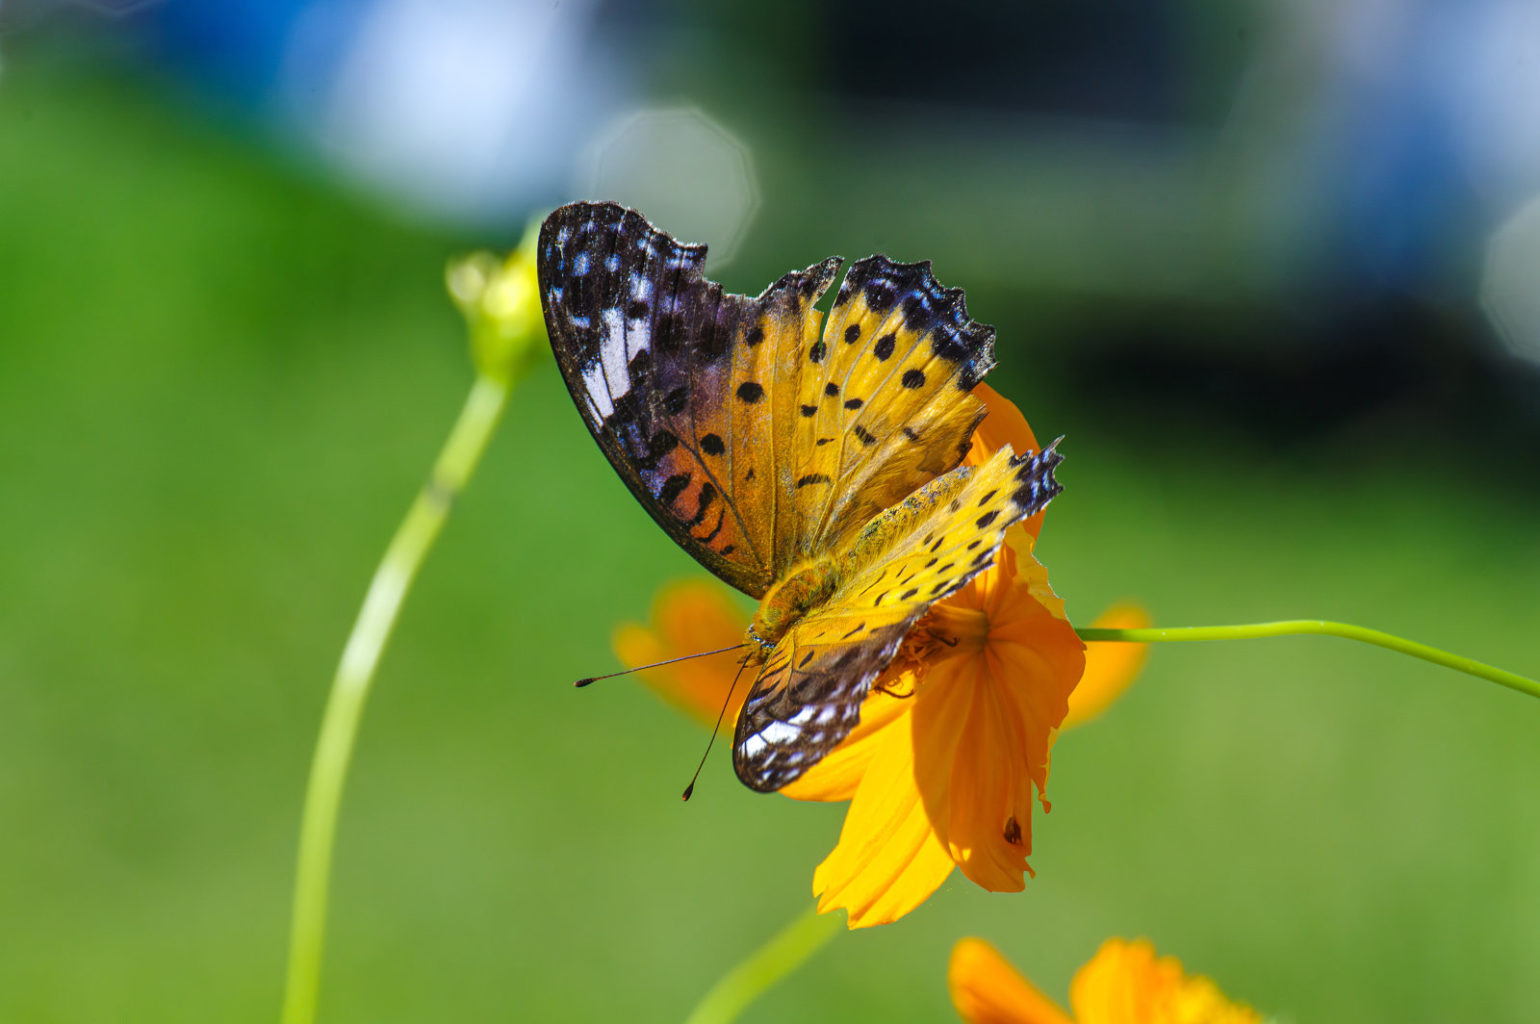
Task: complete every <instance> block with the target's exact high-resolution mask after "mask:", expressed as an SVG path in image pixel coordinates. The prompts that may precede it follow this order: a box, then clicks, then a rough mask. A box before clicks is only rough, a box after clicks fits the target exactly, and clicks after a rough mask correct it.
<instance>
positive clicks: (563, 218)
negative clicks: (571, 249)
mask: <svg viewBox="0 0 1540 1024" xmlns="http://www.w3.org/2000/svg"><path fill="white" fill-rule="evenodd" d="M616 224H619V225H621V226H622V231H621V233H622V234H624V235H646V236H650V237H651V238H652V239H653V240H654V241H661V242H662V243H663V248H665V249H667V250H672V251H676V252H680V253H683V254H684V255H685V256H686V257H688V259H689V262H690V263H691V264H692V265H694V266H700V265H702V264H704V263H705V261H706V250H707V245H706V243H705V242H681V241H680V240H679V239H677V238H675V237H674V236H673V235H671V234H669V233H668V232H667V231H664V230H663V229H662V228H660V227H658V226H657V225H656V224H654V223H653V222H652V221H650V220H648V219H647V217H646V216H645V215H644V214H643V213H642V212H641V211H640V210H636V209H633V208H632V207H629V206H625V205H622V204H621V203H618V202H616V201H615V200H613V199H579V200H576V201H575V202H571V203H566V204H564V205H562V206H558V207H557V208H556V209H554V210H552V211H551V213H550V214H549V215H547V217H546V218H545V221H544V222H543V223H542V224H541V225H540V237H539V241H538V248H537V251H538V252H539V253H540V255H541V257H542V258H541V262H542V263H545V262H548V260H547V257H548V256H552V255H554V254H555V252H556V249H557V246H558V245H559V244H561V243H562V239H561V237H560V236H561V230H562V229H563V228H566V229H568V230H569V231H580V230H581V229H582V228H584V227H587V226H590V225H593V226H600V227H610V226H613V225H616Z"/></svg>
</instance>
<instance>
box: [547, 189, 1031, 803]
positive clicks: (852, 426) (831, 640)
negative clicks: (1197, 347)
mask: <svg viewBox="0 0 1540 1024" xmlns="http://www.w3.org/2000/svg"><path fill="white" fill-rule="evenodd" d="M537 254H538V255H537V268H538V273H539V285H540V294H541V301H542V303H543V305H544V310H545V320H546V327H547V331H548V333H549V335H550V339H551V346H552V349H553V350H554V352H555V355H556V361H557V364H558V365H559V366H560V368H561V373H562V377H563V378H564V379H565V381H566V384H567V388H568V390H569V391H571V393H572V397H573V400H574V401H575V402H576V404H577V407H578V411H579V412H580V413H581V414H582V417H583V419H584V421H585V422H586V423H587V424H588V428H589V430H590V431H591V432H592V433H593V436H594V438H595V440H597V441H598V443H599V447H600V448H601V449H603V451H604V453H605V455H606V456H608V457H609V460H610V463H611V465H613V466H614V468H615V470H616V472H617V473H619V474H620V477H621V479H622V480H624V481H625V483H626V485H627V487H629V488H630V490H631V493H632V494H634V495H635V496H636V499H637V501H639V502H640V503H641V504H642V507H643V508H645V509H646V510H647V511H648V513H649V514H651V516H652V518H653V519H654V520H656V521H657V523H658V525H659V526H661V527H663V529H664V530H665V531H666V532H667V533H668V535H669V536H670V537H672V538H673V539H674V540H675V541H676V542H677V543H678V544H679V545H680V546H681V547H682V548H684V549H685V550H686V551H687V552H689V553H690V554H691V555H692V556H694V558H695V559H696V561H698V562H700V564H701V565H703V566H705V567H706V568H707V569H709V570H710V571H711V572H712V573H714V574H716V575H717V576H718V577H720V578H721V579H722V580H724V581H725V582H727V583H728V584H730V585H732V586H734V587H736V588H737V589H739V590H741V591H743V592H744V593H745V594H748V595H749V596H751V597H754V598H758V599H759V601H760V604H759V609H758V611H757V612H756V613H755V616H754V620H753V622H752V624H751V625H750V626H749V628H748V632H747V635H746V636H745V645H746V647H747V655H746V658H745V663H744V664H745V666H746V667H747V668H752V669H753V670H754V671H755V676H754V680H753V682H752V684H751V686H750V689H749V694H748V697H747V699H746V701H745V702H744V705H743V708H742V710H741V711H740V712H739V717H738V721H737V725H736V728H735V730H734V738H733V767H734V770H735V771H736V772H737V775H738V777H739V779H741V780H742V781H743V782H744V783H745V784H746V785H747V786H749V787H750V788H751V789H754V790H758V791H761V792H771V791H774V790H777V789H780V788H781V787H782V786H785V785H787V784H788V783H790V782H792V781H793V780H795V779H797V778H799V777H800V776H801V775H802V774H803V773H804V772H806V771H807V770H808V769H809V768H811V767H812V766H813V765H815V764H817V763H818V761H819V760H820V759H822V758H823V757H824V755H826V754H827V753H828V752H829V751H830V750H832V749H833V748H834V747H835V746H836V745H838V744H839V742H840V741H841V740H842V739H844V738H845V737H846V736H847V735H848V734H849V733H850V730H851V729H853V728H854V727H855V726H856V724H857V723H858V722H859V721H860V716H861V703H862V701H863V700H864V699H865V697H866V695H867V693H868V692H869V691H870V689H871V687H872V683H873V681H874V680H876V679H877V677H878V676H879V675H880V674H881V673H882V671H883V670H884V669H885V668H886V667H887V666H888V664H889V662H890V661H892V659H893V657H894V655H895V654H896V653H897V651H898V648H899V644H900V642H901V641H902V640H903V639H904V636H905V634H906V633H908V632H909V630H910V628H911V627H912V626H914V624H915V623H916V622H918V621H919V620H920V618H921V617H922V616H924V614H925V613H926V611H927V610H928V609H929V608H930V606H931V605H932V604H933V603H935V602H936V601H938V600H940V599H942V598H944V597H946V596H947V595H948V594H950V593H952V592H953V591H955V590H957V589H958V588H959V587H961V586H963V585H964V584H965V583H967V582H968V580H970V579H972V578H973V576H975V575H976V574H978V573H979V572H980V571H982V570H983V569H984V568H986V567H987V566H988V565H990V564H991V563H992V562H993V561H994V558H995V554H996V552H997V551H998V549H999V547H1000V544H1001V542H1002V541H1003V539H1004V536H1005V530H1006V528H1007V527H1008V526H1010V525H1011V524H1013V523H1015V522H1017V521H1019V520H1021V519H1024V518H1026V517H1027V516H1030V515H1032V514H1034V513H1036V512H1037V511H1039V510H1040V509H1042V508H1043V507H1045V506H1046V505H1047V504H1048V502H1049V501H1050V500H1051V499H1052V498H1053V497H1054V496H1055V495H1056V494H1058V493H1059V492H1060V490H1061V487H1060V485H1059V484H1058V483H1057V482H1056V481H1055V479H1054V476H1053V470H1054V467H1055V466H1056V465H1058V463H1059V462H1060V459H1061V456H1060V455H1059V454H1058V453H1057V452H1056V451H1054V446H1053V445H1049V446H1048V447H1047V448H1046V449H1044V450H1043V451H1040V452H1031V451H1029V452H1025V453H1022V454H1021V455H1015V454H1014V453H1012V452H1011V450H1010V448H1009V447H1006V448H1004V449H1002V450H1001V451H999V452H997V453H996V454H995V455H994V457H993V458H991V459H990V460H989V461H988V462H987V463H985V464H983V465H980V466H975V467H969V466H962V465H960V463H961V461H962V459H963V456H964V455H965V454H966V453H967V451H968V449H969V447H970V445H971V443H972V442H971V437H972V434H973V430H974V428H975V427H976V426H978V424H979V422H980V421H981V420H982V419H983V418H984V405H983V403H982V402H981V401H980V400H979V399H978V398H977V397H976V396H974V395H973V394H971V393H970V392H971V391H972V389H973V387H974V386H975V385H976V384H977V383H978V382H979V381H980V380H981V379H983V377H984V375H985V374H987V373H988V372H989V371H990V370H991V369H992V368H993V367H994V365H995V358H994V329H993V328H991V327H988V326H985V325H983V324H979V323H976V322H974V321H973V320H971V319H969V317H968V311H967V307H966V305H965V303H964V301H963V293H962V291H961V289H955V288H952V289H948V288H942V287H941V286H940V285H939V284H938V283H937V282H936V279H935V278H934V277H933V276H932V274H931V270H930V263H929V261H925V262H921V263H898V262H894V261H893V260H890V259H888V258H887V257H886V256H882V255H877V256H870V257H867V258H866V259H861V260H856V261H855V262H854V263H852V264H851V266H850V270H849V271H848V272H847V273H846V275H845V278H844V281H843V283H842V284H841V285H840V288H839V290H838V292H837V293H836V295H835V297H834V300H833V304H832V307H831V308H830V311H829V313H828V315H827V317H825V316H824V314H823V313H822V312H821V311H820V310H819V309H817V308H816V306H815V304H816V303H817V302H818V301H819V299H820V297H821V296H822V295H823V294H824V293H825V292H826V291H827V290H828V289H829V288H830V286H831V285H832V284H833V282H834V279H835V276H836V275H837V273H838V271H839V269H840V266H841V265H842V263H843V260H842V259H841V258H839V257H831V258H829V259H826V260H824V261H822V262H820V263H815V264H813V265H812V266H810V267H808V268H807V269H806V270H797V271H792V272H791V273H788V274H786V275H785V276H783V277H782V278H781V279H780V280H779V281H776V282H775V283H774V284H772V285H770V287H768V288H766V289H765V290H764V291H763V292H762V293H761V294H760V295H758V296H757V297H753V298H750V297H748V296H743V295H731V294H725V293H724V292H723V289H722V286H721V285H719V284H717V283H715V282H713V281H710V280H708V279H707V278H706V277H705V275H704V274H703V272H702V267H703V265H704V263H705V259H706V247H705V246H704V245H686V244H682V243H680V242H678V241H675V240H674V239H673V238H672V237H670V236H669V235H668V234H666V233H664V232H663V231H660V230H659V229H657V228H655V227H653V226H652V225H651V224H649V223H648V222H647V220H646V219H645V218H643V217H642V215H641V214H639V213H637V212H636V211H634V210H629V209H626V208H624V207H622V206H620V205H618V204H616V203H607V202H606V203H589V202H581V203H572V204H570V205H567V206H563V207H561V208H560V209H558V210H556V211H555V212H554V213H552V214H551V215H550V217H548V218H547V219H546V221H545V223H544V224H543V225H542V227H541V229H540V237H539V243H538V249H537ZM1056 443H1057V442H1055V444H1056Z"/></svg>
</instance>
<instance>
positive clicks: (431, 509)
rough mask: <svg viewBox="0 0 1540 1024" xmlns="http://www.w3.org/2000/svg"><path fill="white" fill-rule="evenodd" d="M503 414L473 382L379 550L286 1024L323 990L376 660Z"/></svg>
mask: <svg viewBox="0 0 1540 1024" xmlns="http://www.w3.org/2000/svg"><path fill="white" fill-rule="evenodd" d="M507 404H508V385H507V384H504V383H500V382H498V381H495V380H493V379H492V378H490V377H488V376H486V375H484V374H483V375H478V376H477V378H476V382H475V383H474V384H473V385H472V386H471V390H470V394H469V395H467V396H466V399H465V406H464V408H463V409H461V411H460V418H459V420H458V421H456V423H455V425H454V429H453V430H452V431H451V432H450V434H449V439H448V440H447V441H445V443H444V447H443V449H442V450H441V451H440V452H439V456H438V460H437V461H436V462H434V464H433V472H432V474H431V475H430V476H429V477H428V480H427V482H426V483H425V484H423V487H422V490H420V491H419V492H418V493H417V498H416V500H415V501H413V502H412V507H411V508H410V509H409V510H408V511H407V513H406V518H405V519H403V520H402V521H401V525H400V526H399V527H398V528H397V529H396V535H395V536H394V537H392V538H391V541H390V546H389V547H387V548H386V549H385V557H384V558H383V559H381V561H380V565H379V568H378V569H376V570H375V573H374V579H373V580H372V581H371V582H370V584H369V592H368V593H367V594H366V595H365V596H364V605H363V608H362V609H361V610H360V611H359V613H358V621H356V622H355V623H354V624H353V632H352V634H351V635H349V637H348V642H347V646H346V647H344V648H343V651H342V660H341V663H340V664H339V665H338V666H337V675H336V678H335V679H333V680H332V691H331V697H330V699H329V700H328V701H327V704H326V712H325V716H324V717H323V718H322V720H321V733H320V736H319V737H318V738H317V740H316V747H315V759H314V760H313V761H312V763H311V766H310V782H309V785H308V787H307V788H306V791H305V810H304V816H303V818H302V819H301V822H300V834H299V860H298V865H297V869H296V873H295V878H294V918H293V923H292V926H291V931H290V936H289V974H288V979H287V983H286V987H285V992H284V1001H283V1021H284V1024H310V1022H312V1021H314V1020H315V1011H316V996H317V993H318V991H319V989H320V982H321V949H322V945H323V941H324V938H325V931H326V898H327V887H328V884H329V881H330V877H331V863H332V848H333V846H334V841H335V838H336V833H337V809H338V807H339V806H340V805H341V803H342V788H343V784H344V783H345V782H346V780H347V773H348V763H349V761H350V760H351V759H352V756H353V740H354V738H355V737H356V736H357V734H358V722H359V719H360V718H361V717H362V715H363V710H364V702H365V700H366V699H367V698H368V696H369V687H370V684H372V683H373V681H374V673H375V669H376V668H377V667H378V666H379V663H380V655H381V653H382V652H383V651H384V650H385V644H386V641H388V640H389V639H390V633H391V630H392V629H393V628H394V627H395V624H396V619H397V618H398V616H399V614H400V611H401V602H402V600H403V599H404V598H405V597H406V594H407V591H408V590H410V589H411V586H412V580H413V579H414V578H415V577H416V575H417V570H418V569H420V568H421V567H422V563H423V560H424V559H425V558H426V557H427V554H428V551H429V549H431V548H432V547H433V542H434V540H435V539H436V538H437V537H438V534H439V531H440V530H441V529H442V528H443V526H444V521H445V519H447V518H448V516H449V511H450V508H451V507H452V506H453V504H454V499H455V498H456V497H457V496H458V495H459V494H460V492H461V491H463V490H464V488H465V485H466V483H467V482H469V480H470V478H471V474H472V473H473V472H475V469H476V464H477V463H478V462H479V461H480V460H481V455H482V453H483V452H484V451H486V447H487V442H488V441H489V440H490V439H491V437H492V431H493V428H495V427H496V426H497V422H498V420H499V419H500V418H501V417H502V413H503V410H504V408H506V406H507Z"/></svg>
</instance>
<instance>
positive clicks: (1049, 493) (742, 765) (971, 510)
mask: <svg viewBox="0 0 1540 1024" xmlns="http://www.w3.org/2000/svg"><path fill="white" fill-rule="evenodd" d="M1060 461H1062V457H1061V456H1060V455H1059V454H1058V452H1056V451H1054V450H1053V446H1052V445H1050V446H1049V447H1048V448H1047V449H1045V450H1044V451H1042V452H1029V453H1027V454H1026V455H1022V456H1013V455H1012V453H1011V451H1010V449H1009V448H1008V447H1007V448H1003V449H1001V450H1000V451H999V452H996V453H995V455H994V456H993V457H992V458H991V459H990V460H989V461H988V462H986V463H984V464H983V465H982V466H977V467H960V468H958V469H954V470H952V471H951V472H950V473H946V474H944V475H943V476H941V477H939V478H937V479H936V480H934V481H932V482H931V483H929V484H927V485H926V486H925V487H923V488H921V489H920V490H919V491H918V492H916V493H915V494H913V495H911V496H910V497H909V498H908V499H906V500H905V501H903V502H901V503H900V504H898V505H897V506H895V507H893V508H891V509H888V510H887V511H885V512H883V513H882V514H881V515H879V516H877V517H876V518H875V519H873V520H872V521H871V522H870V523H868V524H867V525H866V526H865V527H864V528H863V529H862V531H861V532H860V534H859V536H858V537H857V538H856V540H855V542H854V543H853V544H852V546H851V547H850V549H849V550H848V551H847V552H846V554H845V555H844V558H843V564H842V567H841V572H840V576H841V579H842V580H843V581H844V582H843V583H842V584H841V585H840V587H839V588H838V589H837V590H836V591H835V592H834V594H833V595H832V596H831V597H830V598H829V600H828V601H827V602H826V603H825V604H824V605H822V606H821V607H820V608H818V609H816V610H815V611H813V612H811V613H809V614H808V615H807V616H806V617H805V618H803V619H801V620H800V621H799V622H797V624H796V625H794V626H793V627H792V628H791V629H790V630H789V631H788V632H787V634H786V636H784V637H783V638H782V639H781V641H780V642H779V643H778V644H777V645H776V646H775V649H774V650H773V651H772V652H771V654H770V657H769V659H768V660H767V661H766V663H765V665H764V667H763V668H762V669H761V670H760V673H759V675H758V676H757V677H756V679H755V681H754V684H753V687H752V688H751V689H750V691H749V696H748V699H747V700H746V701H745V703H744V706H743V711H742V712H741V713H740V715H739V719H738V728H737V731H736V734H735V738H734V744H733V767H734V768H735V769H736V771H737V773H738V777H739V778H740V779H742V780H743V782H744V783H745V784H746V785H748V786H749V787H750V788H751V789H756V790H761V791H770V790H775V789H779V788H781V787H782V786H785V785H787V784H788V783H790V782H792V781H793V780H795V779H796V778H798V777H800V776H801V775H802V774H803V773H804V772H805V771H807V769H809V768H811V767H812V766H813V765H814V764H816V763H817V762H818V761H819V760H820V759H822V757H823V756H824V755H825V754H827V753H828V752H829V751H830V750H832V749H833V748H834V747H835V746H836V745H838V744H839V742H840V741H841V740H842V739H844V738H845V736H846V735H848V734H849V732H850V730H851V729H853V728H855V726H856V724H857V723H858V722H859V721H860V718H861V712H860V708H861V702H862V701H863V700H864V699H865V698H866V695H867V693H868V692H869V691H870V689H871V684H872V682H873V681H874V680H875V679H876V678H877V677H878V676H879V675H880V674H881V673H882V671H883V670H884V669H886V668H887V666H888V663H889V662H890V661H892V659H893V655H894V654H895V653H896V652H897V650H898V646H899V644H900V643H901V642H902V640H903V638H904V636H905V635H906V634H907V633H908V632H909V630H910V628H911V627H912V626H913V625H914V624H915V623H916V622H918V621H919V619H920V618H921V617H922V616H923V615H924V614H925V613H926V612H927V611H928V610H929V609H930V606H931V605H932V604H934V603H935V602H936V601H939V600H941V599H942V598H944V597H946V596H947V595H948V594H951V593H952V592H954V591H956V590H958V589H959V588H961V587H962V586H963V585H964V584H966V583H967V582H968V581H969V580H971V579H972V578H973V577H974V576H976V575H978V574H979V573H980V572H982V571H983V570H984V569H985V568H986V567H988V566H989V565H990V563H992V562H993V561H994V559H995V555H996V553H997V552H998V551H999V548H1000V545H1001V543H1002V542H1003V541H1004V539H1005V531H1006V528H1007V527H1009V526H1011V525H1013V524H1015V523H1017V522H1019V521H1021V520H1022V519H1025V518H1026V517H1028V516H1030V515H1033V514H1034V513H1036V512H1038V511H1039V510H1041V509H1042V508H1044V507H1045V506H1046V505H1047V504H1048V502H1049V501H1050V500H1052V498H1053V497H1054V495H1056V494H1058V493H1059V491H1060V489H1061V488H1060V487H1059V484H1058V482H1057V481H1055V480H1054V476H1053V470H1054V467H1055V466H1057V465H1058V464H1059V462H1060Z"/></svg>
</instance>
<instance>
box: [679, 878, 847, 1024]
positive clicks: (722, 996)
mask: <svg viewBox="0 0 1540 1024" xmlns="http://www.w3.org/2000/svg"><path fill="white" fill-rule="evenodd" d="M839 931H840V921H839V918H838V917H837V916H836V915H834V914H820V913H818V908H817V907H816V906H809V907H808V908H807V910H805V911H803V912H802V913H801V914H799V915H798V916H797V918H796V920H794V921H792V922H791V923H790V924H788V925H787V926H786V927H785V928H782V929H781V930H780V931H779V932H776V934H775V935H774V936H773V937H771V939H770V941H769V942H767V943H765V944H764V945H763V946H761V947H760V948H759V949H757V950H755V951H754V952H753V953H751V954H750V955H749V957H748V959H746V960H744V961H743V962H742V963H740V964H738V966H736V967H734V968H733V969H732V970H730V971H728V972H727V973H726V974H725V975H723V976H722V979H721V980H720V981H718V982H717V983H716V984H715V985H713V986H712V987H711V991H710V992H707V993H706V995H705V997H704V998H703V999H701V1001H700V1002H699V1003H698V1004H696V1007H695V1010H694V1011H693V1012H692V1013H691V1014H690V1016H689V1017H688V1018H686V1020H685V1024H728V1022H729V1021H733V1020H737V1019H738V1015H739V1014H740V1013H742V1012H743V1011H744V1010H745V1009H746V1008H747V1007H748V1006H749V1004H750V1003H752V1002H753V1001H754V1000H756V999H758V998H759V997H760V996H762V995H764V993H765V992H766V991H767V990H768V989H769V988H770V987H771V986H772V985H774V984H775V983H776V982H778V981H780V980H781V979H782V978H784V977H786V975H788V974H790V973H791V972H792V971H794V970H796V969H797V968H798V967H801V966H802V965H803V964H804V963H806V962H807V960H808V959H809V958H810V957H811V956H812V955H813V954H814V953H816V952H818V951H819V950H820V949H822V948H823V947H824V946H825V945H827V944H828V942H829V940H830V939H832V938H834V936H835V935H837V934H838V933H839Z"/></svg>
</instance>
